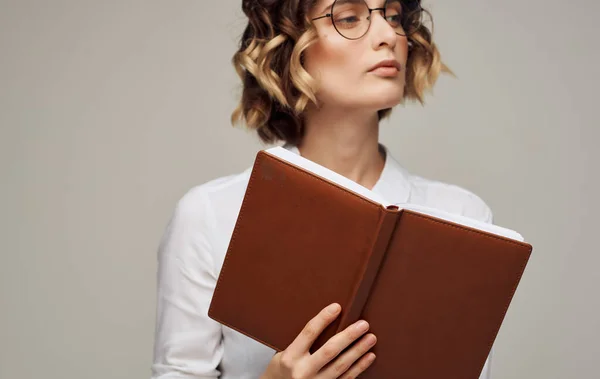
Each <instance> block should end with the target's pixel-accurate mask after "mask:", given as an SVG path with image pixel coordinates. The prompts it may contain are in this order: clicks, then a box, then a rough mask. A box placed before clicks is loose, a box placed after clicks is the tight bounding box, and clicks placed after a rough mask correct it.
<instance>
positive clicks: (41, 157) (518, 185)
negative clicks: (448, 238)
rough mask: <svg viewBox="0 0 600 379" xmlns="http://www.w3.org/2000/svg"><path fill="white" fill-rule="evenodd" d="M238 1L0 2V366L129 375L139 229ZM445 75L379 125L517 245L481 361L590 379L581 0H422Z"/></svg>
mask: <svg viewBox="0 0 600 379" xmlns="http://www.w3.org/2000/svg"><path fill="white" fill-rule="evenodd" d="M240 4H241V1H240V0H235V1H233V0H227V1H206V0H196V1H189V0H185V1H184V0H178V1H173V0H171V1H157V0H144V1H141V0H138V1H134V0H120V1H93V2H92V1H84V0H79V1H75V0H54V1H42V0H37V1H36V0H12V1H10V0H0V127H1V132H0V162H1V163H0V169H1V174H2V185H1V186H0V199H1V200H0V206H1V207H0V211H1V212H0V214H1V216H0V223H1V224H0V233H1V234H0V237H1V238H0V242H1V245H0V246H1V248H2V250H1V252H0V254H1V255H0V307H1V313H0V378H2V379H9V378H10V379H12V378H32V379H33V378H36V379H38V378H51V379H64V378H90V379H101V378H102V379H105V378H114V379H117V378H123V379H125V378H127V379H131V378H145V377H146V378H147V377H149V366H150V362H151V352H152V343H153V329H154V296H155V294H154V290H155V288H154V286H155V270H156V261H155V258H156V248H157V244H158V240H159V238H160V236H161V234H162V231H163V228H164V226H165V224H166V221H167V219H168V217H169V216H170V214H171V212H172V210H173V207H174V205H175V202H176V201H177V199H178V198H179V197H181V196H182V195H183V193H184V192H185V191H186V190H187V189H189V188H190V187H191V186H194V185H196V184H200V183H202V182H204V181H207V180H209V179H212V178H215V177H217V176H222V175H226V174H231V173H235V172H238V171H240V170H242V169H244V168H246V167H247V166H248V165H250V164H251V162H252V159H253V157H254V154H255V153H256V151H257V149H259V148H261V145H260V144H258V142H256V139H254V137H253V136H252V135H250V134H248V133H246V132H244V131H241V130H238V129H233V128H231V127H230V126H229V124H228V120H229V114H230V111H231V110H232V109H233V107H234V105H235V100H236V95H237V93H238V81H237V78H236V76H235V74H234V71H233V69H232V68H231V66H230V64H229V59H230V57H231V54H232V53H233V51H234V49H235V44H236V39H237V37H238V36H239V34H240V33H241V30H242V26H243V18H242V17H241V12H240V11H239V8H240ZM429 4H430V5H431V9H432V10H433V12H434V15H435V16H436V20H437V27H436V32H435V35H436V37H437V41H438V43H439V45H440V48H441V50H442V53H443V56H444V57H445V60H446V62H447V63H448V64H449V65H450V66H451V67H452V69H454V71H455V72H456V74H457V75H458V80H456V79H451V78H446V77H445V78H442V79H441V81H440V83H439V86H438V87H437V89H436V91H435V97H432V98H430V100H429V103H428V105H427V106H426V107H425V108H421V107H419V106H415V105H410V106H407V107H406V108H405V109H403V108H400V109H397V110H396V111H395V112H394V115H393V117H392V119H391V120H390V121H389V122H385V123H384V124H383V126H382V128H383V132H382V141H383V142H384V143H386V144H387V145H388V147H389V148H390V149H391V150H392V152H393V153H394V154H395V155H396V156H397V157H398V158H399V159H400V160H401V161H402V162H403V164H404V165H405V166H406V167H407V168H409V169H411V170H413V171H414V172H416V173H419V174H421V175H425V176H429V177H433V178H437V179H440V180H444V181H449V182H452V183H456V184H459V185H462V186H465V187H467V188H469V189H471V190H472V191H474V192H476V193H477V194H479V195H480V196H482V197H483V198H484V199H485V200H486V201H487V202H488V203H489V204H490V205H491V207H492V208H493V210H494V212H495V216H496V222H497V223H498V224H501V225H504V226H508V227H511V228H514V229H517V230H519V231H520V232H521V233H522V234H524V235H525V236H526V237H527V239H528V240H529V241H530V242H531V243H533V244H534V245H535V251H534V254H533V256H532V259H531V261H530V265H529V266H528V269H527V271H526V274H525V276H524V278H523V281H522V284H521V286H520V287H519V289H518V291H517V294H516V296H515V298H514V301H513V303H512V306H511V308H510V309H509V312H508V314H507V317H506V320H505V323H504V324H503V326H502V329H501V331H500V334H499V336H498V339H497V341H496V345H495V346H496V355H495V359H494V363H493V372H494V379H501V378H511V379H512V378H528V379H530V378H544V379H553V378H556V379H564V378H575V377H577V378H592V377H598V375H600V373H598V364H597V360H598V357H599V356H600V348H599V346H600V344H599V341H598V337H599V331H600V295H598V293H597V290H598V284H600V280H599V279H600V274H599V272H600V271H599V269H598V267H599V265H600V256H599V254H598V252H599V251H598V245H597V239H598V227H599V226H600V225H599V224H600V223H599V222H598V218H597V214H598V212H599V211H600V201H599V200H598V194H599V193H600V174H599V169H598V164H599V163H600V153H599V152H598V150H597V149H596V145H597V144H598V141H599V140H600V134H599V131H598V126H599V123H598V106H597V104H596V102H597V89H598V66H599V63H598V62H599V61H600V54H599V53H598V47H597V44H598V36H599V35H600V33H599V28H598V26H597V25H598V24H597V21H598V14H600V5H598V4H599V3H598V2H596V1H592V0H583V1H577V2H564V1H561V2H559V1H552V0H550V1H549V0H529V1H520V0H503V1H487V0H456V1H439V0H435V1H430V2H429Z"/></svg>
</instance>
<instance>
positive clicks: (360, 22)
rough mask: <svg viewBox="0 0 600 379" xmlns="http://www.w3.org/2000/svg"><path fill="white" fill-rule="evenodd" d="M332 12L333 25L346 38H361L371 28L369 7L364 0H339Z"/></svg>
mask: <svg viewBox="0 0 600 379" xmlns="http://www.w3.org/2000/svg"><path fill="white" fill-rule="evenodd" d="M332 13H333V25H334V26H335V28H336V29H337V31H338V32H339V33H340V34H341V35H342V36H344V37H346V38H349V39H357V38H360V37H362V36H364V35H365V34H366V33H367V31H368V30H369V23H370V21H369V7H367V4H366V3H365V2H364V0H338V1H336V2H335V4H334V5H333V9H332Z"/></svg>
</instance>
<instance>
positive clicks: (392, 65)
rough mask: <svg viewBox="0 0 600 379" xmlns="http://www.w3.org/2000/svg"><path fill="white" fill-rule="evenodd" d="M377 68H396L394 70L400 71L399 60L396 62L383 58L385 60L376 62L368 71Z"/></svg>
mask: <svg viewBox="0 0 600 379" xmlns="http://www.w3.org/2000/svg"><path fill="white" fill-rule="evenodd" d="M378 68H386V69H396V70H398V71H400V70H402V65H400V62H398V61H397V60H395V59H385V60H383V61H381V62H379V63H377V64H376V65H375V66H373V67H371V69H370V70H369V72H371V71H375V70H377V69H378Z"/></svg>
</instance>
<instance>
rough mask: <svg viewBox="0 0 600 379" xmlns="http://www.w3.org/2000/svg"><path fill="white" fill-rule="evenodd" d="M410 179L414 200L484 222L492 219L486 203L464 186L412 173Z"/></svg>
mask: <svg viewBox="0 0 600 379" xmlns="http://www.w3.org/2000/svg"><path fill="white" fill-rule="evenodd" d="M410 181H411V185H412V189H413V196H411V197H414V200H415V202H420V203H423V204H424V205H427V206H431V207H435V208H438V209H441V210H444V211H446V212H450V213H456V214H460V215H462V216H466V217H470V218H473V219H476V220H480V221H484V222H489V223H491V222H492V221H493V214H492V210H491V208H490V207H489V206H488V204H487V203H486V202H485V201H484V200H483V199H482V198H481V197H480V196H478V195H477V194H475V193H474V192H472V191H470V190H468V189H466V188H463V187H461V186H458V185H455V184H450V183H444V182H442V181H438V180H433V179H429V178H425V177H422V176H417V175H412V174H411V175H410Z"/></svg>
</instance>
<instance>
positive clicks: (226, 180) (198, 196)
mask: <svg viewBox="0 0 600 379" xmlns="http://www.w3.org/2000/svg"><path fill="white" fill-rule="evenodd" d="M249 178H250V169H246V170H245V171H243V172H239V173H236V174H232V175H227V176H222V177H218V178H215V179H212V180H209V181H207V182H204V183H201V184H198V185H196V186H194V187H192V188H190V189H189V190H188V191H187V192H186V193H185V194H184V195H183V196H182V197H181V198H180V199H179V200H178V202H177V206H176V209H177V213H179V214H182V215H198V214H199V213H204V212H211V213H212V212H213V211H212V209H215V208H216V209H224V208H229V207H230V206H231V205H233V204H235V203H237V202H239V201H241V200H242V199H243V196H244V193H245V191H246V187H247V185H248V180H249Z"/></svg>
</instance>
